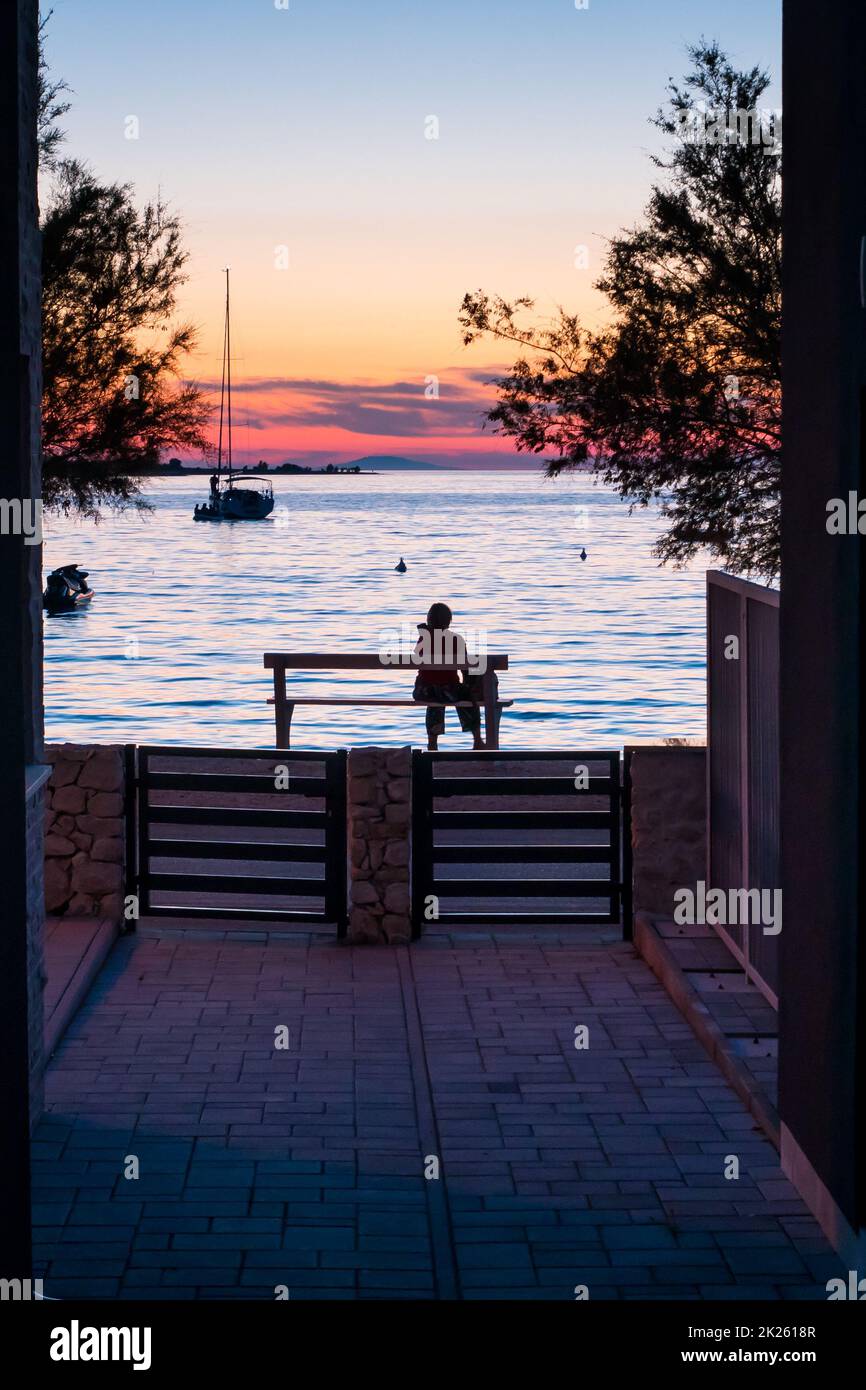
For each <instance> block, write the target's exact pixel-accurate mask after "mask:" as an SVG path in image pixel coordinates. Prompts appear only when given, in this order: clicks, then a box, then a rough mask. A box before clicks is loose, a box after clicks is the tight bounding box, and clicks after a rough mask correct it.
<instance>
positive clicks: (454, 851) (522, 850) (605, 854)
mask: <svg viewBox="0 0 866 1390" xmlns="http://www.w3.org/2000/svg"><path fill="white" fill-rule="evenodd" d="M613 857H614V856H613V850H612V849H611V847H610V845H609V844H607V845H598V846H592V845H435V844H434V846H433V862H434V863H435V864H611V863H613Z"/></svg>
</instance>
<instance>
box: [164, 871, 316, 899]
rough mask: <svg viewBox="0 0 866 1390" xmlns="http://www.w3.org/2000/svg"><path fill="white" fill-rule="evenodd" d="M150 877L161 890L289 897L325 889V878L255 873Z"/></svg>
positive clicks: (314, 894) (313, 893)
mask: <svg viewBox="0 0 866 1390" xmlns="http://www.w3.org/2000/svg"><path fill="white" fill-rule="evenodd" d="M149 879H150V886H151V888H152V889H154V890H156V891H158V892H167V891H174V892H176V893H193V892H195V893H267V894H268V895H269V896H276V895H279V894H285V896H286V897H291V895H292V894H293V893H305V894H307V895H308V896H312V897H320V896H321V894H322V893H324V891H325V880H324V878H260V877H258V876H257V875H255V874H164V873H155V874H154V873H151V874H150V875H149ZM311 890H312V893H311ZM317 890H321V891H320V892H319V891H317Z"/></svg>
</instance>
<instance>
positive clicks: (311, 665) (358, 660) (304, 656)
mask: <svg viewBox="0 0 866 1390" xmlns="http://www.w3.org/2000/svg"><path fill="white" fill-rule="evenodd" d="M484 660H485V662H486V663H487V666H488V667H489V668H490V669H491V670H493V671H507V670H508V656H507V654H506V653H505V652H488V653H485V656H484ZM420 665H421V662H420V661H419V660H418V658H417V657H413V655H412V654H411V653H409V652H406V653H404V654H403V655H402V657H397V659H395V660H390V661H383V660H382V656H381V655H380V653H379V652H345V653H342V654H340V653H339V652H265V654H264V666H265V669H266V670H268V671H411V670H415V671H417V670H418V668H419V666H420ZM437 667H438V668H440V669H441V670H443V671H453V670H455V669H456V667H455V666H454V665H449V664H448V663H447V662H444V661H443V662H441V663H439V662H435V661H431V662H427V661H425V662H424V670H425V671H432V670H436V669H437ZM466 668H467V669H468V670H472V669H473V667H472V665H471V663H470V662H466Z"/></svg>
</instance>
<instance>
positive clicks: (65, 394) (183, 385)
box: [39, 58, 210, 517]
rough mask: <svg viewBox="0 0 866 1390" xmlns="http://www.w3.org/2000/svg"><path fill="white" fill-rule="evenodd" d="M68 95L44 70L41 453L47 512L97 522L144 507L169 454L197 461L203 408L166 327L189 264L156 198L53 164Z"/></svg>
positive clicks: (180, 336) (190, 339)
mask: <svg viewBox="0 0 866 1390" xmlns="http://www.w3.org/2000/svg"><path fill="white" fill-rule="evenodd" d="M64 90H65V87H64V85H63V84H62V83H61V84H52V83H51V81H50V79H49V77H48V71H47V68H46V66H45V62H44V58H43V59H42V60H41V63H40V87H39V116H40V124H39V147H40V159H41V161H42V167H43V170H45V169H47V170H48V171H49V172H50V175H51V179H50V190H49V195H48V200H47V205H46V208H45V211H44V213H43V215H42V324H43V326H42V375H43V400H42V450H43V497H44V502H45V505H46V506H48V507H52V508H59V509H62V510H65V511H75V512H79V513H82V514H84V515H89V516H94V517H95V516H98V515H99V510H100V507H101V506H103V505H110V506H124V505H126V504H127V503H129V502H133V503H135V504H136V505H138V506H142V505H143V503H142V500H141V498H140V495H139V488H140V484H139V481H138V478H137V474H138V473H140V472H141V470H142V469H143V468H145V467H147V466H149V465H152V464H154V463H157V462H158V461H159V459H160V456H161V454H162V453H163V452H164V451H165V450H166V449H170V448H181V447H187V448H191V449H194V450H201V451H203V452H204V451H205V450H206V448H207V439H206V435H205V426H206V423H207V421H208V418H209V415H210V407H209V405H208V404H207V402H206V400H205V397H204V396H203V394H202V393H201V392H200V390H199V389H198V388H197V387H196V386H195V385H194V384H193V383H191V382H184V381H182V380H181V379H180V368H181V363H182V360H183V358H184V356H185V355H186V354H187V353H189V351H190V350H191V349H192V347H193V346H194V344H195V333H194V330H193V329H192V327H191V326H190V325H189V324H183V323H181V324H178V323H175V322H174V312H175V307H176V298H177V292H178V289H179V287H180V285H181V284H182V283H183V280H184V278H185V276H184V267H185V264H186V260H187V254H186V252H185V250H184V248H183V243H182V229H181V224H180V220H179V218H178V217H177V216H176V215H175V214H173V213H171V212H170V211H169V210H168V208H167V207H166V205H165V204H164V202H163V201H162V200H161V199H159V198H158V199H156V200H154V201H151V202H147V203H145V204H144V205H143V206H138V205H137V203H136V200H135V194H134V190H133V188H132V187H131V186H130V185H129V184H117V183H112V184H102V183H100V182H99V180H98V179H97V178H96V177H95V175H94V174H93V173H92V172H91V170H90V169H89V168H88V167H87V166H86V165H84V164H81V163H79V162H78V161H76V160H69V159H66V160H61V159H59V158H58V155H57V147H58V145H59V143H60V141H61V139H62V132H61V131H60V130H59V127H58V126H57V121H58V119H59V118H60V117H61V116H62V115H63V113H64V111H65V110H66V109H67V104H66V103H65V102H64V101H63V100H62V99H61V98H62V93H63V91H64Z"/></svg>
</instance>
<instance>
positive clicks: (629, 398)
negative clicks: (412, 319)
mask: <svg viewBox="0 0 866 1390" xmlns="http://www.w3.org/2000/svg"><path fill="white" fill-rule="evenodd" d="M689 56H690V58H691V60H692V63H693V68H692V70H691V71H690V72H689V74H688V75H687V76H686V78H685V80H684V83H683V85H682V86H678V85H677V84H676V83H674V82H671V83H670V84H669V87H668V94H669V97H670V106H669V108H668V109H667V110H660V111H659V112H658V113H657V115H656V117H655V118H654V121H653V123H654V124H655V125H656V126H657V127H658V128H659V129H660V130H662V131H663V132H664V133H665V134H666V135H668V136H672V137H674V145H673V148H672V150H671V152H670V153H669V155H668V156H667V157H666V158H656V159H654V163H655V164H656V166H657V167H658V168H659V169H661V170H663V171H664V172H665V175H666V179H665V181H664V184H663V185H662V184H659V185H655V186H653V188H652V190H651V196H650V200H649V204H648V206H647V208H646V210H645V213H644V218H643V221H642V223H641V225H639V226H638V227H636V228H634V229H633V230H631V231H625V232H623V233H621V234H620V235H619V236H617V237H615V238H614V239H613V240H612V241H611V242H610V244H609V247H608V252H607V258H606V264H605V269H604V272H603V274H602V276H601V279H600V280H599V281H598V282H597V288H598V289H599V290H601V291H602V292H603V293H604V294H605V295H606V296H607V299H608V301H609V304H610V308H611V316H610V321H609V323H608V324H607V326H605V327H604V328H603V329H601V330H600V331H595V332H594V331H590V330H588V329H585V328H584V327H582V325H581V324H580V322H579V320H578V318H577V316H575V315H573V314H569V313H567V312H566V311H565V310H563V309H560V310H559V313H558V316H557V317H556V319H555V320H554V321H553V322H552V323H549V324H546V325H538V324H536V323H533V322H532V321H531V318H530V321H529V322H527V317H528V316H531V311H532V310H533V308H534V305H533V301H532V300H531V299H530V298H526V297H524V298H520V299H516V300H513V301H511V302H507V301H505V300H503V299H502V298H500V297H498V296H491V295H488V294H486V293H485V292H484V291H481V290H479V291H478V292H477V293H475V294H467V295H466V296H465V298H464V301H463V305H462V308H461V311H460V323H461V326H462V328H463V336H464V342H465V343H471V342H473V341H475V340H476V339H477V338H479V337H482V336H486V335H491V336H492V337H493V338H494V339H497V340H500V341H504V342H510V343H515V344H517V345H518V346H519V347H520V349H521V353H520V356H519V357H518V359H517V360H516V361H515V363H514V365H513V367H512V368H511V370H510V372H509V373H508V374H507V375H506V376H504V377H502V378H500V379H498V380H497V381H496V382H495V385H496V387H497V391H498V400H497V404H496V405H495V406H494V407H493V408H492V409H491V410H489V411H488V412H487V419H488V420H489V421H490V423H491V424H492V425H493V427H494V428H495V429H496V430H497V431H498V432H500V433H502V434H505V435H508V436H511V437H512V438H513V439H514V440H515V442H516V446H517V448H518V449H519V450H527V451H531V452H534V453H539V454H548V456H549V457H548V458H547V460H546V462H547V467H548V472H549V473H550V474H551V475H556V474H558V473H560V472H562V471H563V470H566V469H571V468H574V467H576V466H579V465H582V464H587V463H589V464H591V465H592V466H594V467H595V469H596V470H597V472H598V473H599V474H600V475H601V476H602V477H603V478H604V479H605V481H606V482H608V483H610V484H612V485H613V486H614V487H616V488H617V489H618V491H619V492H620V494H621V495H622V496H623V497H624V498H626V499H628V500H629V501H630V502H631V503H632V504H637V505H647V504H648V503H649V502H650V500H652V499H658V500H659V501H660V503H661V507H662V512H663V514H664V515H665V517H666V518H667V523H668V524H667V529H666V531H665V533H664V534H663V535H662V537H661V539H660V540H659V542H658V545H657V548H656V549H657V553H658V555H659V556H660V558H661V559H662V561H666V562H672V563H674V564H681V563H684V562H685V561H686V560H688V559H689V558H690V557H692V556H693V555H695V554H696V553H697V552H698V551H699V550H701V549H705V550H707V551H709V552H710V553H711V554H712V555H713V556H715V557H717V558H718V559H720V560H721V561H722V562H723V563H724V564H725V565H727V566H729V567H731V568H733V569H736V570H738V571H740V572H746V573H754V574H760V575H762V576H764V577H770V576H772V575H774V574H775V573H776V572H777V571H778V564H779V473H780V464H781V456H780V444H781V363H780V358H781V348H780V340H781V195H780V162H781V159H780V144H779V143H771V142H768V143H751V142H749V141H748V140H743V139H742V133H743V132H742V131H741V138H739V139H732V138H730V136H729V135H727V134H724V136H723V138H721V139H719V138H718V133H717V136H716V138H715V139H713V138H710V139H698V138H695V133H696V132H697V131H705V127H706V125H707V124H708V121H709V120H710V118H711V116H712V113H714V112H715V113H718V112H722V113H724V112H726V111H728V112H730V111H757V110H758V109H759V104H760V101H761V97H762V95H763V93H764V92H765V91H766V89H767V87H768V85H769V77H768V75H767V73H765V72H763V71H761V70H759V69H758V68H753V69H752V70H751V71H748V72H738V71H736V70H735V69H734V68H733V67H732V66H731V64H730V63H729V62H728V60H727V59H726V57H725V55H724V54H723V53H722V52H721V51H720V50H719V48H718V47H717V46H716V45H715V44H703V43H702V44H700V45H698V46H696V47H694V48H692V49H690V50H689ZM684 133H685V134H687V135H688V138H683V136H684ZM765 136H766V127H765Z"/></svg>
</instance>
